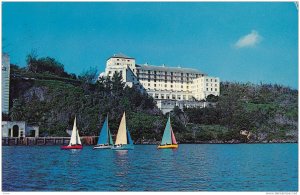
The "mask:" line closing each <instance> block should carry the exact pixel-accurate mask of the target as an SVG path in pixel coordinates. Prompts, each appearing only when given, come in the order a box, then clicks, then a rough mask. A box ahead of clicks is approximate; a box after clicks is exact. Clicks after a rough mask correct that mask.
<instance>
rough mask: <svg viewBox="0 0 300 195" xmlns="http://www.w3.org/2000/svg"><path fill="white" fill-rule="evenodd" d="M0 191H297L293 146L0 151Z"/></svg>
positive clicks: (21, 148)
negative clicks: (0, 167)
mask: <svg viewBox="0 0 300 195" xmlns="http://www.w3.org/2000/svg"><path fill="white" fill-rule="evenodd" d="M2 191H298V144H181V145H180V146H179V148H178V149H177V150H157V149H156V146H155V145H136V146H135V149H134V150H131V151H113V150H93V149H92V146H85V147H84V148H83V150H77V151H70V150H69V151H68V150H60V147H59V146H3V147H2Z"/></svg>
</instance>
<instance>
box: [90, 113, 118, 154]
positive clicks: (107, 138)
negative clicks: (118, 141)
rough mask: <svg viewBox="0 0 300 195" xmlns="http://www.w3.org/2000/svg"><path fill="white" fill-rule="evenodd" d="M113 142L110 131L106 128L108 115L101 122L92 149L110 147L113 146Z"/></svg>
mask: <svg viewBox="0 0 300 195" xmlns="http://www.w3.org/2000/svg"><path fill="white" fill-rule="evenodd" d="M113 144H114V143H113V140H112V137H111V133H110V131H109V128H108V116H107V117H106V119H105V121H104V123H103V126H102V129H101V132H100V136H99V139H98V142H97V145H96V146H94V148H93V149H110V148H111V147H112V146H113Z"/></svg>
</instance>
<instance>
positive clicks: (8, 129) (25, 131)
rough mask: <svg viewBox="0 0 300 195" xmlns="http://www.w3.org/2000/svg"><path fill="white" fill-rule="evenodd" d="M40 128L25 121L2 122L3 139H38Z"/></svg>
mask: <svg viewBox="0 0 300 195" xmlns="http://www.w3.org/2000/svg"><path fill="white" fill-rule="evenodd" d="M38 136H39V126H37V125H28V124H27V123H26V122H25V121H2V137H38Z"/></svg>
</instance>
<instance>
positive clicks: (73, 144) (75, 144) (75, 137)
mask: <svg viewBox="0 0 300 195" xmlns="http://www.w3.org/2000/svg"><path fill="white" fill-rule="evenodd" d="M61 149H62V150H69V149H82V144H81V141H80V137H79V134H78V129H77V126H76V117H75V120H74V125H73V130H72V135H71V140H70V143H69V145H67V146H61Z"/></svg>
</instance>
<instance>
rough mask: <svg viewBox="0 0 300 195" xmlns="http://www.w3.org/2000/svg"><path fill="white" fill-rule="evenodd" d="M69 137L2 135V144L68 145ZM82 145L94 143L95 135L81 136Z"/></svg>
mask: <svg viewBox="0 0 300 195" xmlns="http://www.w3.org/2000/svg"><path fill="white" fill-rule="evenodd" d="M70 139H71V137H2V146H32V145H38V146H43V145H46V146H47V145H48V146H51V145H68V143H69V141H70ZM80 140H81V143H82V144H83V145H95V144H96V143H97V140H98V137H97V136H82V137H81V138H80Z"/></svg>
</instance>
